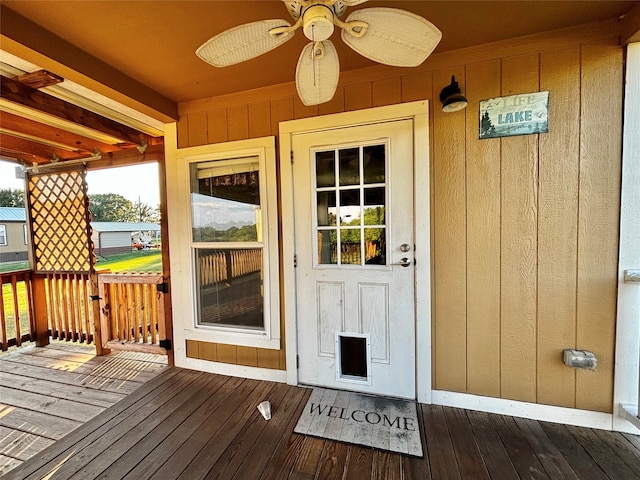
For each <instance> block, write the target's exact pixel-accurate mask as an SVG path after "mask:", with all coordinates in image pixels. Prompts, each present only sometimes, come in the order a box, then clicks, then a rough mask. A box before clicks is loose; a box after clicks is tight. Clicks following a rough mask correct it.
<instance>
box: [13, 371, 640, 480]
mask: <svg viewBox="0 0 640 480" xmlns="http://www.w3.org/2000/svg"><path fill="white" fill-rule="evenodd" d="M309 395H310V390H309V389H306V388H298V387H293V386H289V385H285V384H280V383H273V382H264V381H258V380H251V379H242V378H232V377H226V376H221V375H214V374H209V373H202V372H196V371H193V370H185V369H180V368H176V367H170V368H168V369H165V370H164V371H163V372H161V373H160V374H159V375H158V376H156V377H155V378H154V379H152V380H150V381H149V382H147V383H146V384H145V385H143V386H142V387H140V388H139V389H137V390H136V391H134V392H133V393H131V394H130V395H128V396H127V397H126V398H125V399H123V400H122V401H120V402H118V403H117V404H115V405H113V406H112V407H110V408H108V409H107V410H105V411H103V412H102V413H100V414H99V415H97V416H96V417H94V418H93V419H91V420H89V421H88V422H87V423H85V424H84V427H83V428H78V429H76V430H74V431H73V432H71V433H70V434H69V435H67V436H66V437H64V438H62V439H61V440H58V441H57V442H55V443H53V444H52V445H50V446H48V447H47V448H45V449H44V450H43V451H41V452H40V453H39V454H38V455H36V456H34V457H32V458H31V459H30V460H27V461H26V462H24V463H22V464H21V465H18V466H16V467H15V468H14V469H13V470H10V471H8V473H7V474H6V475H5V476H4V477H2V478H3V479H6V480H13V479H20V480H25V479H41V478H60V479H82V480H90V479H97V478H102V479H113V480H116V479H118V480H120V479H131V480H145V479H158V480H169V479H189V480H196V479H204V478H218V479H225V480H231V479H238V480H240V479H241V480H257V479H263V480H267V479H291V480H301V479H314V478H317V479H323V480H327V479H349V480H364V479H377V480H386V479H389V480H392V479H405V480H430V479H434V480H435V479H458V480H459V479H473V480H483V479H487V480H488V479H490V478H493V479H500V480H510V479H540V480H545V479H546V480H557V479H572V480H577V479H584V480H607V479H612V480H622V479H624V480H634V479H635V480H637V479H640V441H639V439H638V437H636V436H632V435H625V434H621V433H613V432H606V431H600V430H593V429H588V428H578V427H567V426H564V425H559V424H552V423H545V422H538V421H535V420H527V419H521V418H513V417H507V416H502V415H496V414H489V413H483V412H474V411H468V410H461V409H456V408H450V407H442V406H436V405H419V406H418V417H419V422H420V430H421V433H422V443H423V451H424V457H422V458H418V457H409V456H405V455H400V454H395V453H389V452H386V451H381V450H376V449H372V448H368V447H360V446H357V445H351V444H346V443H339V442H335V441H331V440H324V439H321V438H315V437H311V436H305V435H300V434H296V433H293V429H294V427H295V425H296V422H297V420H298V418H299V416H300V413H301V412H302V410H303V408H305V404H306V401H307V399H308V398H309ZM264 399H269V400H270V402H271V404H272V413H273V416H272V418H271V420H269V421H265V420H264V419H263V418H262V416H261V415H260V413H259V412H258V410H257V409H256V405H257V404H258V403H260V402H261V401H262V400H264Z"/></svg>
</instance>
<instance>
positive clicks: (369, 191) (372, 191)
mask: <svg viewBox="0 0 640 480" xmlns="http://www.w3.org/2000/svg"><path fill="white" fill-rule="evenodd" d="M384 196H385V188H384V187H376V188H365V189H364V224H365V225H384V204H385V198H384Z"/></svg>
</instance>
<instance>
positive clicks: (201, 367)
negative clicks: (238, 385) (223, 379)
mask: <svg viewBox="0 0 640 480" xmlns="http://www.w3.org/2000/svg"><path fill="white" fill-rule="evenodd" d="M181 363H182V365H180V367H183V368H188V369H190V370H198V371H200V372H207V373H215V374H218V375H227V376H229V377H241V378H250V379H252V380H263V381H266V382H278V383H286V381H287V372H285V371H284V370H274V369H269V368H260V367H247V366H245V365H232V364H230V363H219V362H210V361H208V360H200V359H197V358H190V357H187V358H186V360H185V361H184V362H181Z"/></svg>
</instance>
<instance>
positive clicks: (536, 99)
mask: <svg viewBox="0 0 640 480" xmlns="http://www.w3.org/2000/svg"><path fill="white" fill-rule="evenodd" d="M548 113H549V92H535V93H524V94H522V95H511V96H509V97H499V98H490V99H489V100H482V101H480V138H481V139H482V138H497V137H510V136H513V135H530V134H532V133H547V132H548V131H549V117H548Z"/></svg>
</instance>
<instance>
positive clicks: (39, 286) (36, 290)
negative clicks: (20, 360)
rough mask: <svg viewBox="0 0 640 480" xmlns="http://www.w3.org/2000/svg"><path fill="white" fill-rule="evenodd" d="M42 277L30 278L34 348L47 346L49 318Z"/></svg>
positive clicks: (45, 290)
mask: <svg viewBox="0 0 640 480" xmlns="http://www.w3.org/2000/svg"><path fill="white" fill-rule="evenodd" d="M44 280H45V278H44V275H38V274H34V275H33V276H32V277H31V289H32V297H31V298H32V301H33V312H34V315H35V327H36V339H35V340H36V347H46V346H47V345H49V316H48V314H47V289H46V286H45V281H44Z"/></svg>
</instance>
